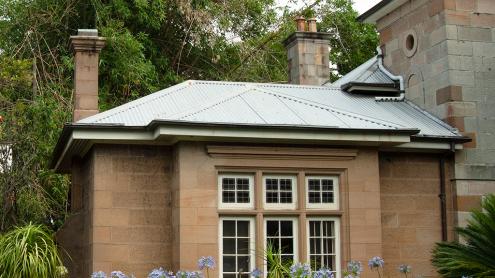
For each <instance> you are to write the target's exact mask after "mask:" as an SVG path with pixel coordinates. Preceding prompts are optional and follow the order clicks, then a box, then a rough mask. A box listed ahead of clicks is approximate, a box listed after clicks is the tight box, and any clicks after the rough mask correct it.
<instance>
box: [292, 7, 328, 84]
mask: <svg viewBox="0 0 495 278" xmlns="http://www.w3.org/2000/svg"><path fill="white" fill-rule="evenodd" d="M296 25H297V31H296V32H295V33H293V34H292V35H290V36H289V37H288V38H287V39H285V41H284V45H285V48H286V49H287V57H288V62H289V83H291V84H301V85H318V86H319V85H322V84H323V83H325V82H326V81H328V79H329V77H330V68H329V60H328V54H329V51H328V44H329V38H330V36H329V34H328V33H321V32H317V31H316V19H315V18H310V19H308V20H307V21H306V20H305V19H304V17H301V16H300V17H297V18H296Z"/></svg>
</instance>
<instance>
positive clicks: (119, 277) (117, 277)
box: [110, 271, 128, 278]
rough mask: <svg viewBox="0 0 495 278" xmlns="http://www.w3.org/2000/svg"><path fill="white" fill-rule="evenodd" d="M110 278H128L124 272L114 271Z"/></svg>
mask: <svg viewBox="0 0 495 278" xmlns="http://www.w3.org/2000/svg"><path fill="white" fill-rule="evenodd" d="M110 278H128V277H127V275H125V274H124V272H122V271H112V272H111V273H110Z"/></svg>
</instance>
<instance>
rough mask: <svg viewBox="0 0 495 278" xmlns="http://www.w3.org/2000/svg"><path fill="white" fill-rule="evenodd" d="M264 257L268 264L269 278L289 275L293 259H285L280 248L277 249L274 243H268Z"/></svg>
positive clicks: (282, 277) (280, 277)
mask: <svg viewBox="0 0 495 278" xmlns="http://www.w3.org/2000/svg"><path fill="white" fill-rule="evenodd" d="M264 259H265V261H266V263H267V265H268V277H269V278H284V277H289V274H290V266H291V265H292V261H283V260H282V258H281V255H280V250H276V249H275V248H274V246H273V245H271V244H268V245H267V247H266V250H265V254H264Z"/></svg>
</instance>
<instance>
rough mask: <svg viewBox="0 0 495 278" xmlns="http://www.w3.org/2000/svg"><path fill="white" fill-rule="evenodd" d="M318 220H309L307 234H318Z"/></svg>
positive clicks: (319, 224) (319, 223)
mask: <svg viewBox="0 0 495 278" xmlns="http://www.w3.org/2000/svg"><path fill="white" fill-rule="evenodd" d="M320 226H321V222H320V221H309V236H312V237H314V236H320Z"/></svg>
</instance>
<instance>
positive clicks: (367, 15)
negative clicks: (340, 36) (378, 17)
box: [357, 0, 393, 22]
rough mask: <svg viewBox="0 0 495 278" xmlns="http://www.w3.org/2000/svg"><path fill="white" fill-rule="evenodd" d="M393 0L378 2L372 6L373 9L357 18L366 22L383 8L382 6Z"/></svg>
mask: <svg viewBox="0 0 495 278" xmlns="http://www.w3.org/2000/svg"><path fill="white" fill-rule="evenodd" d="M392 1H393V0H382V1H380V2H378V4H376V5H374V6H373V7H371V9H369V10H367V11H366V12H364V13H363V14H361V15H360V16H358V17H357V20H358V21H359V22H364V21H365V20H366V19H367V18H368V17H370V16H371V15H373V14H375V13H376V12H378V11H379V10H381V9H382V8H384V7H385V6H387V5H388V4H390V3H391V2H392Z"/></svg>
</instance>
